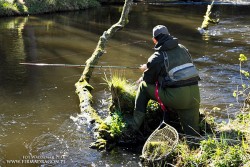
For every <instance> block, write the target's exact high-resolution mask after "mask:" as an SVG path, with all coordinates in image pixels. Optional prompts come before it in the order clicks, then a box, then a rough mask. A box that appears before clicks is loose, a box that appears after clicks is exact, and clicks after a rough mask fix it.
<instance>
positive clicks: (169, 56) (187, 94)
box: [128, 25, 200, 136]
mask: <svg viewBox="0 0 250 167" xmlns="http://www.w3.org/2000/svg"><path fill="white" fill-rule="evenodd" d="M153 42H154V43H155V48H154V50H155V52H154V54H152V55H151V56H150V57H149V59H148V62H147V64H143V65H142V66H141V67H140V69H141V70H142V71H143V75H142V77H141V78H140V79H139V80H138V82H139V83H140V85H139V88H138V91H137V95H136V99H135V109H134V113H133V119H132V120H130V121H129V122H128V124H129V126H132V128H133V129H135V130H139V128H140V126H141V124H142V123H143V121H144V118H145V112H146V106H147V103H148V101H149V100H150V99H153V100H156V101H158V102H160V104H161V102H162V104H163V105H164V106H165V107H166V108H167V109H168V110H169V109H170V110H171V111H173V112H174V113H176V114H178V116H179V118H180V121H181V125H182V128H183V130H184V132H185V134H187V135H193V136H197V134H198V133H199V132H200V129H199V107H200V92H199V87H198V80H199V79H200V78H199V76H198V72H197V70H196V68H195V66H194V65H193V62H192V58H191V56H190V54H189V52H188V51H187V49H186V48H185V47H184V46H183V45H181V44H178V40H177V39H176V38H173V37H172V36H171V35H170V34H169V32H168V29H167V28H166V27H165V26H163V25H158V26H156V27H154V28H153ZM157 91H158V93H156V92H157ZM164 112H167V111H164ZM167 114H168V113H166V115H167Z"/></svg>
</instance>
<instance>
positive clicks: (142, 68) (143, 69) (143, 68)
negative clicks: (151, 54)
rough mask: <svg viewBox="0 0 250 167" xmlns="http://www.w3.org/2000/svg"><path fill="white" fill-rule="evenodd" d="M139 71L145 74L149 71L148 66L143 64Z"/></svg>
mask: <svg viewBox="0 0 250 167" xmlns="http://www.w3.org/2000/svg"><path fill="white" fill-rule="evenodd" d="M139 69H140V70H141V71H142V72H144V71H145V70H146V69H148V67H147V64H142V65H141V66H140V67H139Z"/></svg>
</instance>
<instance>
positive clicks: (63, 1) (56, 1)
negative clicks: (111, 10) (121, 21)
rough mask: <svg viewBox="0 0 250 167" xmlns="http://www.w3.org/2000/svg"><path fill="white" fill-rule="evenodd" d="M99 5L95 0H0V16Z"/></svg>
mask: <svg viewBox="0 0 250 167" xmlns="http://www.w3.org/2000/svg"><path fill="white" fill-rule="evenodd" d="M97 6H100V3H99V2H98V1H97V0H75V1H73V2H72V1H70V0H53V1H44V0H43V1H36V0H25V2H24V1H23V0H17V1H16V0H0V17H4V16H17V15H29V14H42V13H51V12H61V11H73V10H82V9H87V8H92V7H97Z"/></svg>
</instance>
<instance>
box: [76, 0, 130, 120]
mask: <svg viewBox="0 0 250 167" xmlns="http://www.w3.org/2000/svg"><path fill="white" fill-rule="evenodd" d="M132 2H133V1H132V0H126V1H125V3H124V6H123V11H122V13H121V17H120V20H119V21H118V22H117V23H116V24H114V25H112V26H111V27H110V28H109V29H108V30H107V31H104V32H103V34H102V36H101V37H100V39H99V42H98V44H97V46H96V48H95V50H94V52H93V54H92V56H91V57H90V58H89V59H88V60H87V61H86V66H85V68H84V71H83V73H82V75H81V77H80V79H79V80H78V82H77V83H76V84H75V87H76V93H77V95H78V96H79V100H80V110H81V114H82V115H83V116H84V117H86V118H87V120H89V121H90V122H91V123H95V124H101V123H102V122H103V120H102V119H101V117H100V116H99V115H98V113H97V111H96V110H95V109H94V108H93V107H92V106H91V105H92V95H91V90H93V87H92V86H91V85H90V84H89V80H90V78H91V75H92V72H93V70H94V68H91V67H93V66H94V65H96V64H98V60H99V58H100V57H101V56H102V55H103V53H104V52H105V46H106V44H107V42H108V40H109V39H110V38H111V37H112V36H113V35H114V34H115V32H117V31H119V30H121V29H122V28H123V27H124V26H125V25H126V23H128V14H129V10H130V7H131V5H132Z"/></svg>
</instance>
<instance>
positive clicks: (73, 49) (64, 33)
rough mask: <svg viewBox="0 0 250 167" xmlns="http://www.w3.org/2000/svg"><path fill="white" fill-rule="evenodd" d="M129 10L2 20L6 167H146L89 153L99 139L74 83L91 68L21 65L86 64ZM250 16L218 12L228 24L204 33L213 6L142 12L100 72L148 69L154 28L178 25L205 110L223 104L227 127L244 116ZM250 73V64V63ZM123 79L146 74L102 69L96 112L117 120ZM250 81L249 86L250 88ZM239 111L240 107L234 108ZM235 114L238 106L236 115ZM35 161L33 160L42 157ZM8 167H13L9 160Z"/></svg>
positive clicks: (121, 155) (228, 9)
mask: <svg viewBox="0 0 250 167" xmlns="http://www.w3.org/2000/svg"><path fill="white" fill-rule="evenodd" d="M121 9H122V7H102V8H100V9H90V10H86V11H81V12H70V13H59V14H49V15H42V16H30V17H15V18H1V19H0V44H1V45H0V103H1V105H0V126H1V129H0V161H1V163H0V166H38V165H39V166H49V162H47V163H42V164H35V163H28V162H29V161H28V160H44V159H47V160H57V161H54V162H55V164H53V165H52V166H70V167H71V166H138V165H139V164H138V163H139V155H140V151H138V150H133V151H132V150H130V149H127V148H120V147H118V148H117V149H115V150H113V151H112V152H108V153H107V152H98V151H96V150H92V149H89V148H88V146H89V144H90V143H91V142H92V141H93V134H92V132H91V127H89V125H87V124H86V121H85V119H71V118H74V117H75V116H76V115H77V114H79V107H78V104H79V101H78V97H77V95H76V94H75V93H74V91H75V87H74V83H75V82H77V80H78V79H79V77H80V75H81V72H82V70H83V69H81V68H59V67H57V68H53V67H31V66H29V67H28V66H23V65H19V63H20V62H42V63H63V64H83V63H84V62H85V61H86V60H87V59H88V58H89V57H90V56H91V54H92V52H93V50H94V48H95V46H96V44H97V42H98V40H99V37H100V35H102V33H103V31H105V30H107V29H108V28H109V27H110V26H111V25H112V24H114V23H115V22H116V21H118V19H119V17H120V13H119V12H120V11H121ZM249 9H250V8H249V7H247V6H237V7H234V6H224V7H222V6H215V7H214V10H215V12H216V13H217V15H219V17H220V20H221V21H220V23H219V24H218V25H214V26H212V27H210V29H209V31H208V32H206V33H205V34H203V35H201V34H200V33H199V32H198V31H197V27H199V26H200V25H201V22H202V19H203V15H204V13H205V11H206V6H192V5H187V6H166V7H157V6H144V5H141V4H140V5H134V6H133V8H132V11H131V12H130V15H129V20H130V22H129V24H128V25H127V26H126V27H125V28H124V29H123V30H122V31H120V32H117V33H116V34H115V35H114V37H113V38H112V39H111V40H110V41H108V46H107V48H106V51H107V53H106V54H104V55H103V56H102V57H101V58H100V60H99V65H121V66H132V67H134V66H139V65H140V64H142V63H145V62H146V61H147V58H148V57H149V56H150V54H152V53H153V50H152V48H153V43H152V41H151V31H152V28H153V27H154V26H155V25H157V24H164V25H166V26H168V28H169V31H170V33H171V34H172V35H174V36H176V37H178V38H179V41H180V43H182V44H184V45H185V46H186V47H187V48H188V49H189V51H190V53H191V54H192V56H193V59H194V62H195V64H196V65H197V67H198V68H199V71H200V76H201V78H202V80H201V82H200V88H201V89H200V90H201V96H202V103H201V108H202V109H204V110H207V111H210V110H212V108H213V107H215V106H217V107H220V108H221V111H217V112H216V113H215V116H217V117H218V118H217V119H218V120H220V119H225V118H227V117H228V116H232V115H233V114H234V113H235V112H237V107H239V106H238V105H237V103H236V100H235V98H233V97H232V92H233V91H234V90H236V88H237V85H239V84H240V82H241V81H240V76H239V61H238V57H239V54H241V53H243V54H245V55H246V56H248V57H249V55H248V53H249V51H250V48H249V44H250V20H249V14H250V10H249ZM243 68H244V69H245V70H249V62H248V63H247V64H244V65H243ZM114 73H119V74H120V75H122V76H125V77H126V78H127V79H128V80H129V81H131V82H135V81H136V80H137V78H139V77H140V75H141V73H140V72H139V71H137V70H129V69H128V70H116V69H95V71H94V73H93V75H92V78H91V81H90V84H91V85H92V86H93V87H94V88H95V90H94V91H93V92H92V94H93V96H94V101H95V102H94V106H95V108H96V109H97V110H98V111H99V112H100V114H101V115H105V114H107V110H106V108H105V107H106V106H107V105H108V101H107V100H106V99H108V97H109V95H110V93H109V90H108V88H107V85H105V81H104V78H105V76H106V77H108V78H109V77H110V75H111V74H114ZM244 82H247V80H244ZM231 103H234V104H235V105H234V106H233V107H231V105H230V104H231ZM229 106H230V107H229ZM32 156H33V157H32ZM7 160H8V161H7ZM9 160H18V161H15V163H17V164H15V165H13V164H10V163H11V162H10V161H9Z"/></svg>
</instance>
